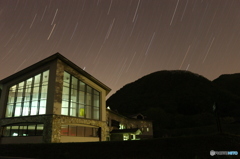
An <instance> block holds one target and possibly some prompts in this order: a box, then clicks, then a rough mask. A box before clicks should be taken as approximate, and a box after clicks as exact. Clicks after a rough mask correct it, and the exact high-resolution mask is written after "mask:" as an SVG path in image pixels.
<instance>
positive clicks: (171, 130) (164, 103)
mask: <svg viewBox="0 0 240 159" xmlns="http://www.w3.org/2000/svg"><path fill="white" fill-rule="evenodd" d="M239 101H240V100H239V97H238V96H237V95H235V94H233V93H231V92H230V91H226V90H225V89H224V88H222V87H220V86H218V85H217V84H216V83H215V82H211V81H209V80H208V79H206V78H204V77H203V76H200V75H198V74H195V73H192V72H189V71H179V70H177V71H158V72H154V73H151V74H149V75H146V76H144V77H142V78H140V79H138V80H136V81H135V82H132V83H129V84H127V85H125V86H124V87H123V88H121V89H120V90H118V91H117V92H116V93H115V94H113V95H112V96H111V97H110V98H109V99H108V100H107V106H110V108H111V109H112V110H117V111H118V112H119V113H121V114H124V115H131V114H135V113H142V114H143V115H145V116H147V118H148V119H151V120H153V121H154V122H153V124H154V133H155V136H157V137H159V136H162V135H164V134H172V135H173V134H175V135H176V134H178V133H176V132H179V129H182V128H184V129H186V128H194V127H195V128H196V129H195V130H191V131H192V132H193V133H198V132H200V131H199V129H198V127H203V126H205V127H206V129H205V128H201V130H204V129H205V131H201V132H202V133H211V132H214V131H215V130H216V129H215V128H216V117H215V114H214V113H213V105H214V103H216V105H217V108H218V109H217V110H218V114H219V116H220V117H221V118H224V119H221V121H222V122H223V123H224V124H227V123H232V122H235V121H236V120H237V118H238V116H239V114H240V110H239V104H240V102H239ZM207 126H210V127H211V128H210V129H209V128H207ZM224 127H227V126H226V125H225V126H224ZM213 128H214V129H213ZM229 129H232V128H229ZM175 130H176V131H175ZM181 134H184V133H182V132H181ZM185 134H187V133H185Z"/></svg>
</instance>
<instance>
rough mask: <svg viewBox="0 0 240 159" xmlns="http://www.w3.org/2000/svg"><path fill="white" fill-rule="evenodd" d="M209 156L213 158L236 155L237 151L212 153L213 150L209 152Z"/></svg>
mask: <svg viewBox="0 0 240 159" xmlns="http://www.w3.org/2000/svg"><path fill="white" fill-rule="evenodd" d="M210 155H211V156H214V155H238V151H214V150H211V151H210Z"/></svg>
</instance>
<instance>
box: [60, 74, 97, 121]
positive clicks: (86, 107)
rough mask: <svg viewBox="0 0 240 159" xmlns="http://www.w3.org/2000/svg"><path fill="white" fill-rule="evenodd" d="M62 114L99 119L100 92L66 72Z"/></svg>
mask: <svg viewBox="0 0 240 159" xmlns="http://www.w3.org/2000/svg"><path fill="white" fill-rule="evenodd" d="M61 114H62V115H68V116H74V117H82V118H88V119H96V120H99V118H100V93H99V92H98V91H96V90H95V89H93V88H92V87H90V86H88V85H87V84H85V83H84V82H82V81H80V80H78V79H77V78H76V77H74V76H72V75H70V74H69V73H67V72H64V76H63V92H62V109H61Z"/></svg>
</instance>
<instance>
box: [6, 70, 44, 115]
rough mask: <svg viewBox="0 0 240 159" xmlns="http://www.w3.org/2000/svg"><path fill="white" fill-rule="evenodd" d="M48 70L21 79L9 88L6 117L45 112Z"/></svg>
mask: <svg viewBox="0 0 240 159" xmlns="http://www.w3.org/2000/svg"><path fill="white" fill-rule="evenodd" d="M48 78H49V71H45V72H43V73H40V74H38V75H36V76H34V77H31V78H29V79H27V80H25V81H22V82H20V83H18V84H16V85H14V86H12V87H11V88H10V89H9V92H8V103H7V109H6V117H19V116H30V115H39V114H45V113H46V102H47V89H48Z"/></svg>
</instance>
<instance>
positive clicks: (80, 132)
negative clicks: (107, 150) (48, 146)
mask: <svg viewBox="0 0 240 159" xmlns="http://www.w3.org/2000/svg"><path fill="white" fill-rule="evenodd" d="M61 135H62V136H78V137H98V128H93V127H83V126H74V125H62V126H61Z"/></svg>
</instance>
